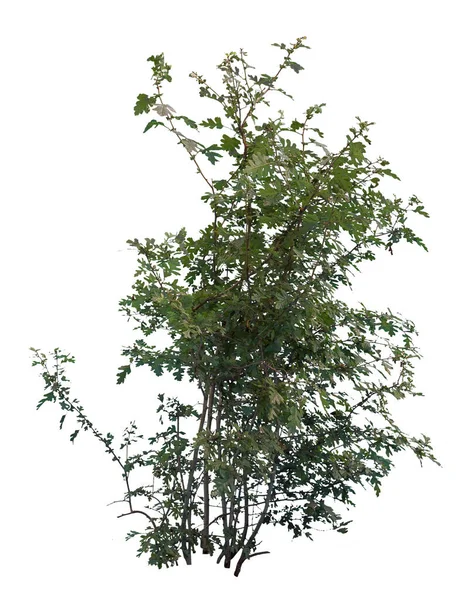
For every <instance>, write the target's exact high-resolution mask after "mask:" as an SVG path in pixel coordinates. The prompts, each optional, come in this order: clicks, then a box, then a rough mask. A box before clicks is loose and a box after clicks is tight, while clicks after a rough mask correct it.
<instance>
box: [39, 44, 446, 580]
mask: <svg viewBox="0 0 474 600" xmlns="http://www.w3.org/2000/svg"><path fill="white" fill-rule="evenodd" d="M304 40H305V38H304V37H302V38H298V40H297V41H296V42H295V43H293V44H290V45H286V44H282V43H279V44H273V46H275V47H277V48H278V50H279V51H281V53H282V57H281V59H280V61H279V63H278V64H277V65H276V67H275V71H274V74H266V73H263V74H257V73H256V71H255V69H254V67H253V66H251V65H250V64H249V62H248V60H247V53H246V52H244V51H243V50H240V51H239V52H229V53H228V54H226V55H225V58H224V59H223V61H222V62H221V63H220V64H219V65H218V69H219V71H220V72H221V75H222V85H221V86H220V87H219V88H218V89H217V88H216V89H214V87H212V86H211V85H210V84H209V83H208V81H207V79H205V78H204V77H203V76H201V75H198V74H197V73H195V72H193V73H191V75H190V76H191V77H192V78H193V79H194V80H195V81H196V84H197V86H198V90H199V96H200V97H201V98H202V99H203V100H202V101H203V102H206V103H207V105H208V106H209V113H210V114H209V117H208V118H206V119H205V120H203V121H201V122H199V123H198V122H197V121H195V120H193V119H192V118H191V117H190V116H186V115H182V114H178V112H177V111H176V110H175V108H173V107H171V106H170V105H169V104H167V103H166V101H165V100H166V97H165V90H164V87H165V85H166V84H168V83H170V82H171V81H172V79H171V75H170V70H171V67H170V65H169V64H167V63H166V61H165V57H164V55H163V54H159V55H156V56H151V57H150V58H149V59H148V61H149V62H150V64H151V69H152V80H153V89H152V91H151V93H147V94H139V96H138V98H137V102H136V105H135V114H136V115H142V114H151V113H152V112H153V113H155V115H156V116H155V118H153V119H152V120H150V121H149V122H148V124H147V125H146V127H145V131H151V130H155V129H158V130H159V133H160V134H161V130H163V134H165V133H166V132H165V131H164V130H167V132H169V133H171V135H172V137H173V136H174V139H175V140H176V141H177V143H178V144H180V145H181V146H182V147H183V151H184V156H185V157H188V158H189V159H190V163H191V164H190V163H188V164H190V166H192V168H193V169H195V170H196V172H197V175H198V176H199V177H200V178H202V180H203V182H204V184H205V186H206V191H205V193H204V194H203V195H202V196H201V200H202V201H203V202H205V203H206V204H208V205H209V207H210V209H211V210H212V219H211V222H210V223H209V225H208V226H207V227H205V228H204V229H202V230H200V236H199V237H196V239H194V238H193V237H191V236H189V235H188V234H187V231H186V228H185V227H183V228H182V229H180V231H179V232H177V233H173V234H172V233H167V234H166V235H165V237H164V240H163V241H161V242H157V241H156V240H155V239H148V238H147V239H145V240H143V241H139V240H137V239H134V240H129V241H128V244H129V245H130V246H131V247H133V248H134V249H135V250H136V252H137V255H138V266H137V270H136V273H135V277H134V282H133V285H132V290H131V293H130V295H128V296H127V297H126V298H124V299H123V300H121V302H120V310H121V312H122V313H123V314H124V315H125V316H126V317H127V318H128V319H129V320H131V321H133V323H134V324H135V329H136V330H137V339H136V340H135V341H134V343H133V344H131V345H130V346H128V347H126V348H124V349H123V356H124V357H125V359H126V360H125V364H123V366H121V367H120V368H119V370H118V383H119V384H122V383H123V382H124V381H125V379H126V378H127V377H128V376H129V375H130V373H131V371H132V368H133V367H138V366H145V367H147V368H149V369H151V370H152V371H153V372H154V373H155V374H156V376H157V377H160V376H161V375H162V374H163V373H164V372H165V371H168V372H171V373H172V374H173V376H174V378H175V379H176V380H178V381H182V380H183V378H186V379H188V380H189V381H190V382H194V383H195V384H196V386H197V393H198V394H202V400H201V401H200V402H199V403H194V402H189V398H188V399H186V398H178V397H167V396H165V394H163V393H160V394H158V398H157V408H156V412H157V421H159V423H157V428H156V431H155V432H152V433H151V434H150V435H148V436H145V435H144V434H143V433H141V434H140V433H138V427H137V425H136V424H135V422H134V421H132V422H131V423H130V425H129V426H128V427H127V428H126V429H125V432H124V434H123V436H122V438H121V440H120V441H119V442H117V441H116V439H115V436H114V435H113V434H112V433H106V434H103V433H101V432H100V431H99V430H98V429H97V428H96V427H95V426H94V425H93V424H92V422H91V421H90V420H89V418H88V417H87V416H86V413H85V410H84V408H83V406H82V404H80V403H79V401H78V400H77V399H75V398H73V397H72V395H71V390H70V386H69V379H68V377H67V375H66V368H67V364H68V363H72V362H74V357H73V356H71V355H70V354H68V353H66V352H64V351H62V350H60V349H58V348H56V349H55V350H54V351H53V352H51V353H50V356H47V355H46V354H44V353H43V352H41V351H40V350H37V349H32V350H33V352H34V361H33V364H34V365H37V366H39V367H40V368H41V374H42V377H43V379H44V384H45V394H44V396H43V398H42V399H41V400H40V401H39V403H38V408H39V407H40V406H43V405H44V404H46V403H50V402H52V403H57V404H59V407H60V409H61V410H62V412H63V414H62V416H61V420H60V428H63V425H64V423H65V417H66V416H67V414H68V413H71V416H72V417H74V418H75V421H76V422H77V426H76V427H74V430H73V431H72V433H71V434H70V439H71V441H74V440H75V438H76V436H77V435H78V433H79V432H80V431H81V430H82V429H83V430H89V431H90V432H91V433H92V434H93V435H94V436H95V437H96V438H97V439H98V440H99V441H100V442H101V443H102V444H103V446H104V450H105V451H106V452H107V453H109V454H110V456H111V458H112V460H113V461H114V462H115V463H117V465H118V467H119V469H120V471H121V475H122V477H123V480H124V485H125V493H124V497H123V499H122V501H123V503H124V506H125V507H126V509H125V512H124V513H123V514H122V515H120V517H125V516H126V517H127V518H131V519H133V523H134V525H135V526H136V527H137V529H133V530H131V531H130V533H129V535H128V539H129V538H132V537H136V538H137V539H138V543H139V549H138V555H141V554H145V555H147V556H148V561H149V563H150V565H156V566H158V567H159V568H161V567H162V566H163V565H165V566H166V567H170V566H173V565H177V564H178V562H179V559H180V558H181V557H182V558H183V559H184V561H185V562H186V563H187V564H191V560H192V555H193V553H195V552H196V550H197V549H198V548H199V547H200V548H201V549H202V552H203V553H204V554H209V555H211V556H215V555H217V562H218V563H220V562H221V561H223V564H224V567H226V568H229V567H230V566H231V564H232V561H234V559H235V563H234V564H235V567H234V574H235V575H236V576H238V575H239V573H240V571H241V568H242V565H243V564H244V563H245V562H246V561H247V560H249V559H252V558H254V557H256V556H258V555H261V554H265V553H268V550H262V549H259V546H260V544H261V540H260V534H261V530H262V526H263V525H268V524H274V525H283V526H285V527H286V528H288V530H289V531H290V532H291V533H292V534H293V537H299V536H301V535H303V534H304V535H305V536H306V537H308V538H310V539H312V532H313V530H314V525H315V524H323V526H325V527H326V528H329V529H334V530H336V531H339V532H341V533H345V532H347V530H348V525H349V523H350V521H344V520H343V518H342V517H341V516H340V515H339V514H338V510H339V509H338V507H344V505H346V506H347V505H354V494H355V490H356V488H358V487H359V486H364V487H365V486H369V487H371V488H373V489H374V491H375V493H376V494H377V495H378V494H379V493H380V486H381V483H382V479H383V478H384V477H385V476H386V475H387V474H388V473H389V472H390V470H391V467H392V464H393V462H392V461H393V455H394V454H395V453H397V452H400V451H402V450H410V451H412V452H413V453H414V454H415V456H416V457H417V458H418V459H419V460H420V462H422V461H423V460H425V459H429V460H431V461H434V462H435V463H437V464H439V463H438V462H437V460H436V458H435V457H434V455H433V453H432V446H431V442H430V439H429V438H428V437H427V436H425V435H421V436H419V437H413V436H412V435H410V434H408V433H405V432H403V431H402V430H401V429H400V428H399V427H398V425H397V424H396V423H395V421H394V419H393V418H392V415H391V403H392V402H396V401H399V400H401V399H403V398H408V397H413V396H420V395H422V394H421V393H420V392H418V391H416V390H415V385H414V379H413V378H414V361H415V360H416V359H418V358H419V357H420V354H419V351H418V349H417V347H416V346H415V344H414V341H413V340H414V337H415V336H416V330H415V326H414V324H413V323H412V322H411V321H409V320H405V319H403V318H402V317H401V316H400V315H398V313H394V312H392V311H391V310H390V309H387V310H386V311H383V312H377V311H375V310H371V309H370V308H368V307H366V306H365V305H364V304H359V305H357V306H356V307H354V306H349V305H348V304H347V303H345V302H343V301H342V300H341V299H340V298H338V290H339V289H340V288H343V287H346V286H350V285H351V281H352V279H353V277H354V273H355V272H356V271H359V265H361V264H362V263H363V262H364V261H373V260H375V259H376V256H377V253H380V252H384V251H385V252H390V253H391V254H393V260H396V253H395V254H394V253H393V249H394V247H395V246H396V245H397V244H398V243H400V242H402V241H405V242H408V243H410V244H415V245H416V246H419V247H421V248H423V249H425V250H426V246H425V244H424V243H423V241H422V240H421V239H420V238H419V237H418V236H417V235H416V234H415V232H414V231H413V229H412V228H411V221H412V220H414V219H416V218H417V217H428V214H427V213H426V211H425V209H424V206H423V204H422V203H421V201H420V200H419V199H418V198H417V197H416V196H412V197H410V198H408V199H407V200H403V199H401V198H398V197H396V196H394V197H391V198H389V197H386V196H385V195H384V193H383V192H382V189H381V186H382V184H383V180H384V178H394V179H398V177H397V175H395V174H394V173H393V172H392V171H391V169H390V168H389V163H388V161H386V160H384V159H383V158H373V157H372V156H371V155H370V153H369V145H370V139H369V137H368V135H369V129H370V126H371V125H373V123H369V122H366V121H363V120H361V119H360V118H357V119H356V122H355V124H354V126H353V127H350V128H349V133H348V134H347V137H346V141H345V144H344V145H343V147H342V148H341V149H340V150H338V151H333V150H331V149H329V148H328V147H327V146H326V145H325V144H324V143H323V142H322V139H323V132H322V131H321V130H320V129H319V128H318V127H317V126H316V125H315V122H317V118H318V115H319V114H320V113H321V111H322V110H323V107H324V104H313V105H311V106H310V107H309V108H308V109H307V110H306V111H305V112H304V113H303V114H302V115H300V116H299V117H295V118H293V119H290V120H289V121H288V122H287V121H286V120H285V115H284V114H283V112H282V111H281V110H280V111H276V114H274V115H273V117H272V118H270V117H266V118H263V117H262V114H261V113H262V110H261V109H262V108H263V106H266V107H267V108H268V107H269V108H270V109H271V108H272V106H271V103H270V98H271V97H272V95H274V94H276V93H281V94H285V95H286V96H289V97H290V98H291V96H290V94H289V93H288V92H287V91H286V90H284V89H282V88H281V87H278V86H279V85H280V83H279V81H280V79H281V74H282V73H283V72H284V71H293V72H294V73H296V74H298V73H300V72H301V71H302V70H303V67H302V66H301V65H300V64H298V63H297V62H295V60H294V55H295V53H296V52H297V51H299V50H300V49H307V48H308V46H306V45H305V44H304ZM267 112H268V111H267ZM204 130H207V132H206V135H208V136H211V135H213V136H214V141H213V143H211V144H209V143H203V141H202V140H203V137H202V136H201V134H202V133H203V132H204ZM226 161H228V163H229V164H230V165H231V166H230V167H229V169H228V170H227V172H226V175H225V176H224V177H223V176H222V174H221V175H219V176H214V177H213V172H215V170H216V169H218V168H221V170H222V166H223V165H224V164H226ZM218 163H219V164H218ZM185 166H186V164H184V166H183V168H184V167H185ZM176 202H179V198H177V199H176ZM163 330H164V331H167V332H168V334H169V336H170V339H171V343H170V345H169V346H167V347H165V348H158V347H157V346H155V345H154V344H153V343H152V342H151V339H152V334H155V333H156V332H158V331H163ZM139 448H141V449H139Z"/></svg>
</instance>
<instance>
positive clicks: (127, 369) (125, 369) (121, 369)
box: [117, 365, 132, 384]
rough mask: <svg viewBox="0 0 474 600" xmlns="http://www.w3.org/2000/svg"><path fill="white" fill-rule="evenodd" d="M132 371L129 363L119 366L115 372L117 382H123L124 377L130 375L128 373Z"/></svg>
mask: <svg viewBox="0 0 474 600" xmlns="http://www.w3.org/2000/svg"><path fill="white" fill-rule="evenodd" d="M131 372H132V368H131V366H130V365H124V366H123V367H119V370H118V373H117V383H118V384H120V383H123V382H124V381H125V378H126V377H127V375H130V373H131Z"/></svg>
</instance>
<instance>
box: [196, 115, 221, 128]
mask: <svg viewBox="0 0 474 600" xmlns="http://www.w3.org/2000/svg"><path fill="white" fill-rule="evenodd" d="M200 125H202V126H203V127H209V128H210V129H215V128H217V129H222V128H223V127H224V125H223V124H222V121H221V118H220V117H215V118H214V119H207V121H201V123H200Z"/></svg>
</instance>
